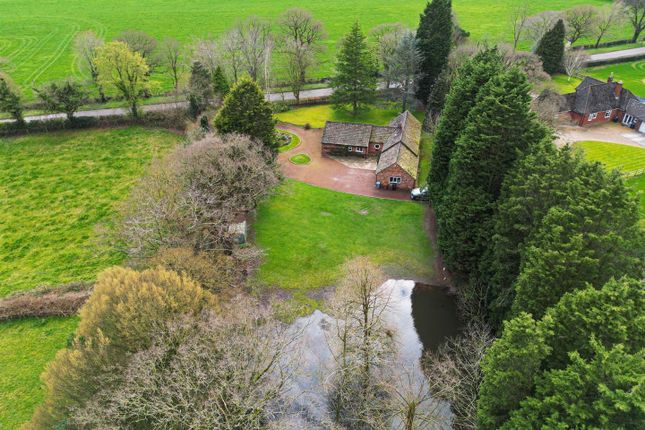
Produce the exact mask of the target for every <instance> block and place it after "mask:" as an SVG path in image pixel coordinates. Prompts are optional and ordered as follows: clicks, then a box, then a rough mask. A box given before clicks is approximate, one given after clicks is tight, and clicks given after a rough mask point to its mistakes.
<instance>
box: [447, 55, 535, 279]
mask: <svg viewBox="0 0 645 430" xmlns="http://www.w3.org/2000/svg"><path fill="white" fill-rule="evenodd" d="M529 91H530V84H529V83H528V80H527V78H526V76H525V75H524V74H523V73H522V72H521V71H519V70H518V69H517V68H513V69H511V70H509V71H507V72H504V73H502V74H499V75H498V76H496V77H494V78H493V79H491V80H490V81H489V82H488V83H487V84H486V85H485V86H484V88H482V90H481V92H480V93H479V95H478V97H477V102H476V104H475V107H473V109H472V110H471V111H470V113H469V115H468V118H467V120H466V124H465V129H464V131H463V133H461V135H460V137H459V139H458V140H457V142H456V143H455V150H454V153H453V156H452V158H451V160H450V171H449V178H448V187H447V190H446V194H445V196H444V198H443V199H442V201H441V210H440V216H439V246H440V248H441V250H442V251H443V255H444V260H445V262H446V265H447V266H448V267H449V269H451V270H453V271H456V272H459V273H462V274H471V273H472V272H474V270H475V269H476V268H477V266H478V263H479V260H480V258H481V257H482V256H483V254H484V251H485V249H486V245H487V244H488V243H489V240H490V227H491V225H490V223H491V219H492V216H493V214H494V210H495V202H496V201H497V199H498V197H499V194H500V189H501V186H502V182H503V180H504V177H505V175H506V173H507V172H508V171H509V170H510V169H511V168H512V167H513V165H514V163H515V161H516V159H517V157H518V155H520V154H521V153H522V152H524V151H526V150H527V149H528V148H529V146H531V145H534V144H537V143H538V142H539V141H540V140H542V139H543V138H544V137H545V136H546V135H547V132H546V130H545V128H544V127H542V126H541V125H540V124H539V123H538V121H537V119H536V117H535V114H534V113H532V112H531V111H530V102H531V96H530V94H529Z"/></svg>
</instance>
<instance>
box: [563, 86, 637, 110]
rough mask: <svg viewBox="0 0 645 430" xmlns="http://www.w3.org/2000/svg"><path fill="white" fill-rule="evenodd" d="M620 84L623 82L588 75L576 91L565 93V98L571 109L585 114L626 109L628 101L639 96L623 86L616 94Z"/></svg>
mask: <svg viewBox="0 0 645 430" xmlns="http://www.w3.org/2000/svg"><path fill="white" fill-rule="evenodd" d="M618 85H622V83H617V82H613V81H612V82H602V81H599V80H598V79H595V78H591V77H586V78H584V79H583V81H582V82H581V83H580V85H578V86H577V87H576V92H575V93H569V94H565V100H566V103H567V105H568V106H569V107H570V109H569V110H571V111H574V112H578V113H580V114H583V115H587V114H590V113H595V112H603V111H608V110H613V109H621V110H625V109H626V108H627V105H628V103H629V102H630V101H631V100H632V99H637V97H636V96H634V94H633V93H632V92H631V91H629V90H628V89H626V88H622V89H621V90H620V93H619V95H618V96H616V92H617V88H616V87H617V86H618Z"/></svg>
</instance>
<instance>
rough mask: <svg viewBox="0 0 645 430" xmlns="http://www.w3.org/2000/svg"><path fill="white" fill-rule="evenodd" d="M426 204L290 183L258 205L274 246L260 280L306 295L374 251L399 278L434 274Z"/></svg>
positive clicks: (264, 239) (260, 226)
mask: <svg viewBox="0 0 645 430" xmlns="http://www.w3.org/2000/svg"><path fill="white" fill-rule="evenodd" d="M424 210H425V206H424V205H422V204H417V203H412V202H406V201H394V200H384V199H376V198H370V197H362V196H355V195H351V194H345V193H339V192H335V191H330V190H326V189H322V188H317V187H313V186H311V185H307V184H303V183H300V182H296V181H290V180H289V181H286V182H285V183H284V184H283V185H282V186H281V187H280V188H279V191H278V193H277V194H276V195H275V196H273V197H272V198H271V199H270V200H269V201H267V202H266V203H264V204H262V205H261V206H260V207H259V209H258V217H257V221H256V223H255V232H256V241H257V243H258V245H259V246H260V247H261V248H262V249H263V250H264V251H265V252H266V257H265V260H264V262H263V264H262V266H261V267H260V270H259V273H258V279H259V280H260V281H261V282H262V283H263V284H266V285H269V286H277V287H280V288H286V289H289V290H292V291H294V292H296V293H300V294H303V293H305V292H307V291H309V290H312V289H316V288H319V287H323V286H328V285H333V284H334V283H335V282H336V281H337V280H338V276H339V268H340V266H341V265H342V264H343V263H344V262H345V261H346V260H347V259H350V258H352V257H356V256H362V255H364V256H369V257H371V258H373V260H374V261H375V263H377V264H381V265H383V266H384V267H385V268H386V269H388V270H389V271H390V272H389V274H390V275H391V276H399V277H401V278H407V279H410V278H416V279H419V278H426V279H427V278H428V277H430V276H431V275H432V270H433V269H432V267H433V266H432V261H433V257H434V251H433V249H432V246H431V244H430V241H429V239H428V236H427V234H426V233H425V231H424V229H423V218H424Z"/></svg>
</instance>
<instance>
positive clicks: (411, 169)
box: [376, 111, 421, 179]
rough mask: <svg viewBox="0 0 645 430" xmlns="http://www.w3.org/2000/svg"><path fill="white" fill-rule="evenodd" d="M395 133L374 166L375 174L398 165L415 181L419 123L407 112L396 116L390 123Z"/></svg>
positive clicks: (419, 136)
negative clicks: (394, 128)
mask: <svg viewBox="0 0 645 430" xmlns="http://www.w3.org/2000/svg"><path fill="white" fill-rule="evenodd" d="M390 126H391V127H396V130H397V131H396V132H395V133H394V134H392V136H390V138H389V139H388V141H387V142H386V144H385V146H384V148H383V152H381V155H380V156H379V160H378V164H377V165H376V173H377V174H378V173H381V172H382V171H383V170H385V169H387V168H388V167H390V166H393V165H395V164H398V165H399V166H401V168H402V169H403V170H405V171H406V172H407V173H408V174H409V175H410V176H412V177H413V178H415V179H416V177H417V170H418V167H419V156H418V153H419V142H420V140H421V123H420V122H419V121H418V120H417V119H416V118H415V117H414V116H413V115H412V114H411V113H410V112H408V111H405V112H403V113H402V114H401V115H399V116H397V117H396V118H394V120H392V122H391V123H390Z"/></svg>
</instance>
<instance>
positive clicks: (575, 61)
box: [563, 50, 589, 81]
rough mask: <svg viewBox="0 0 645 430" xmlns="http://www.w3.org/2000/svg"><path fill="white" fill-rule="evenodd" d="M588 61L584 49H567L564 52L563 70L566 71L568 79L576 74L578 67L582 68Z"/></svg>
mask: <svg viewBox="0 0 645 430" xmlns="http://www.w3.org/2000/svg"><path fill="white" fill-rule="evenodd" d="M588 61H589V56H588V55H587V54H585V53H584V51H572V50H569V51H567V52H566V53H565V54H564V61H563V66H564V71H565V72H566V73H567V76H568V80H569V81H570V80H571V77H572V76H576V75H577V74H578V72H579V71H580V69H582V68H584V67H585V65H586V64H587V62H588Z"/></svg>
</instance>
